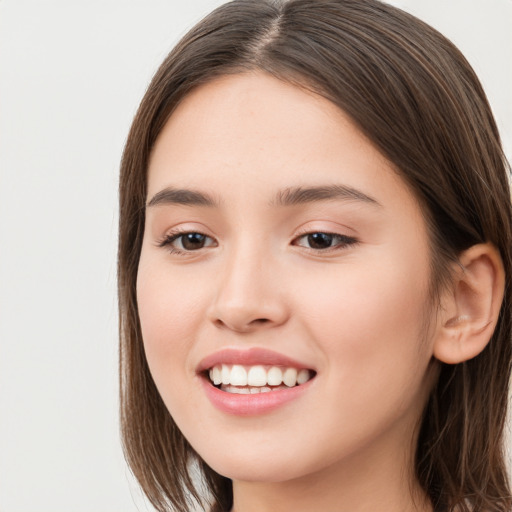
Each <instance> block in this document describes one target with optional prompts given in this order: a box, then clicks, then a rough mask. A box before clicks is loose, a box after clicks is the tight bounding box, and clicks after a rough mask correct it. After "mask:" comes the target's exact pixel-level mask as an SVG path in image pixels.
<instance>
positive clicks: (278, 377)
mask: <svg viewBox="0 0 512 512" xmlns="http://www.w3.org/2000/svg"><path fill="white" fill-rule="evenodd" d="M281 382H283V372H282V371H281V368H278V367H277V366H272V368H270V370H269V371H268V373H267V384H268V385H269V386H279V384H281Z"/></svg>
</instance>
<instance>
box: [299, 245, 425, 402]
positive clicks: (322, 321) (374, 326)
mask: <svg viewBox="0 0 512 512" xmlns="http://www.w3.org/2000/svg"><path fill="white" fill-rule="evenodd" d="M428 269H429V265H428V261H417V260H416V259H415V258H409V259H408V258H404V257H403V255H402V257H401V258H400V257H398V256H397V255H396V254H393V255H391V256H390V257H389V258H387V259H384V258H382V259H380V260H379V261H378V262H377V261H375V262H372V264H365V265H364V266H361V267H358V265H356V264H354V265H351V266H347V268H346V269H340V270H338V269H335V270H336V275H332V276H329V275H327V274H325V275H324V276H323V277H321V276H315V277H316V279H315V287H313V286H309V289H310V290H316V292H314V293H309V294H306V293H305V292H303V293H301V296H302V297H309V299H308V302H307V304H303V315H302V316H303V318H304V319H305V321H304V324H305V325H304V327H305V329H307V330H309V332H310V335H311V338H312V339H316V340H318V342H319V345H320V348H321V349H322V351H323V353H324V360H325V365H326V368H327V370H328V371H329V372H330V373H332V374H333V375H334V378H333V379H332V382H336V383H337V384H338V385H343V387H344V389H351V390H352V391H353V392H354V396H357V395H359V396H360V394H361V393H363V394H364V393H368V394H372V393H373V394H376V396H378V395H380V394H381V391H382V390H381V389H379V386H380V388H382V383H386V386H387V390H388V391H389V390H390V389H396V392H397V394H399V393H400V392H401V393H403V391H400V389H403V388H404V386H413V385H414V387H416V389H417V387H418V386H419V385H420V384H421V379H422V378H423V375H424V374H425V371H426V367H427V365H428V362H429V361H430V359H431V348H430V346H429V343H428V340H427V337H426V335H425V333H424V332H423V328H424V323H425V313H426V308H427V306H428V300H429V294H428V282H429V278H428V276H429V274H428ZM322 279H323V280H324V281H323V283H324V286H322ZM311 284H312V283H311ZM321 290H324V292H321ZM365 390H366V391H365Z"/></svg>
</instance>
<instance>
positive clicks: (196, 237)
mask: <svg viewBox="0 0 512 512" xmlns="http://www.w3.org/2000/svg"><path fill="white" fill-rule="evenodd" d="M205 238H206V237H205V236H204V235H201V233H187V234H186V235H185V236H184V237H183V239H182V242H181V243H182V244H183V248H184V249H187V250H194V249H201V248H202V247H203V245H204V241H205Z"/></svg>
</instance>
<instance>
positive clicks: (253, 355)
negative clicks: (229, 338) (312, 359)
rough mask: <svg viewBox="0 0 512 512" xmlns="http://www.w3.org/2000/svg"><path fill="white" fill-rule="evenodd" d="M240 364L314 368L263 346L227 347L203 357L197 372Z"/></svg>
mask: <svg viewBox="0 0 512 512" xmlns="http://www.w3.org/2000/svg"><path fill="white" fill-rule="evenodd" d="M223 363H224V364H242V365H247V366H251V365H256V364H261V365H272V366H286V367H292V368H297V369H301V368H308V369H310V370H314V368H311V367H310V366H308V365H306V364H304V363H301V362H300V361H296V360H295V359H291V358H289V357H287V356H284V355H283V354H279V353H278V352H273V351H271V350H267V349H264V348H249V349H245V350H240V349H233V348H227V349H224V350H219V351H218V352H215V353H213V354H210V355H209V356H207V357H205V358H204V359H203V360H201V362H200V363H199V365H198V368H197V372H198V373H200V372H203V371H204V370H208V369H210V368H212V367H213V366H215V365H217V364H223Z"/></svg>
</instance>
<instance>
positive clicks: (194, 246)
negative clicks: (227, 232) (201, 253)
mask: <svg viewBox="0 0 512 512" xmlns="http://www.w3.org/2000/svg"><path fill="white" fill-rule="evenodd" d="M159 245H160V247H168V248H169V249H170V250H171V252H180V251H181V252H191V251H198V250H199V249H203V248H205V247H212V246H215V245H217V244H216V242H215V240H213V238H211V237H209V236H207V235H203V234H202V233H196V232H189V233H175V234H171V235H169V236H167V237H166V238H165V239H164V240H163V241H162V242H161V243H160V244H159Z"/></svg>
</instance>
